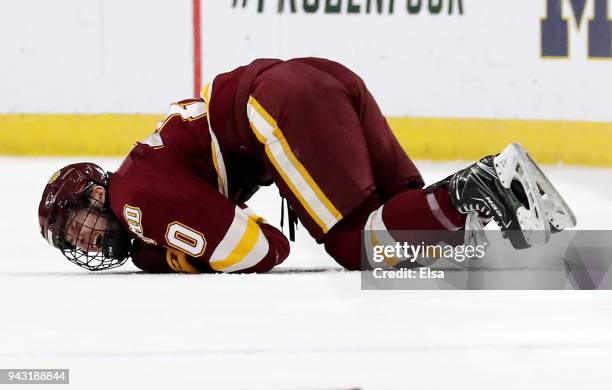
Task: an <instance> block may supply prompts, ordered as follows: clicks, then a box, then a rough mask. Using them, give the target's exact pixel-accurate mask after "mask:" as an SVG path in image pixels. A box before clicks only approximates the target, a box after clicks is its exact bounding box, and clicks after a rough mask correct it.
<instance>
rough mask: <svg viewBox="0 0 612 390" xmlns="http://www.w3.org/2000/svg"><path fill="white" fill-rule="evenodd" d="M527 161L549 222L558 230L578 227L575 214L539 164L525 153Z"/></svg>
mask: <svg viewBox="0 0 612 390" xmlns="http://www.w3.org/2000/svg"><path fill="white" fill-rule="evenodd" d="M525 154H526V156H527V159H528V160H529V162H530V164H531V170H532V172H533V173H534V176H535V181H536V183H537V184H538V186H539V187H540V190H541V191H540V192H541V199H542V203H543V205H544V214H545V217H546V219H547V220H548V222H550V224H551V225H552V226H553V227H554V228H555V229H556V230H563V229H565V228H570V227H574V226H576V216H575V215H574V212H573V211H572V209H571V208H570V207H569V205H568V204H567V203H566V202H565V200H564V199H563V197H562V196H561V194H559V191H557V190H556V189H555V187H554V186H553V184H552V183H551V181H550V180H548V178H547V177H546V175H545V174H544V172H542V170H541V169H540V167H539V166H538V164H536V162H535V161H534V160H533V158H531V156H530V155H529V153H527V152H525Z"/></svg>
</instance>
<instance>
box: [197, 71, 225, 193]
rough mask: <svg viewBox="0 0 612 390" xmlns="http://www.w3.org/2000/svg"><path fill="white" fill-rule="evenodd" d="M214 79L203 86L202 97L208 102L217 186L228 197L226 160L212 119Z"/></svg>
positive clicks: (211, 145)
mask: <svg viewBox="0 0 612 390" xmlns="http://www.w3.org/2000/svg"><path fill="white" fill-rule="evenodd" d="M214 81H215V80H214V78H213V80H212V81H211V82H210V83H208V84H206V85H205V86H204V88H202V92H201V95H202V99H204V102H205V104H206V111H207V112H208V117H207V120H208V131H209V132H210V143H211V144H210V148H211V150H212V158H213V165H214V166H215V171H217V186H218V190H219V192H220V193H221V194H223V195H224V196H225V197H226V198H227V196H228V194H229V192H228V189H227V172H226V170H225V162H224V161H223V155H222V154H221V148H220V147H219V141H218V140H217V136H216V135H215V132H214V131H213V128H212V125H211V119H210V100H211V99H212V91H213V82H214Z"/></svg>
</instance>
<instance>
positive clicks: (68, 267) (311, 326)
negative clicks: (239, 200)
mask: <svg viewBox="0 0 612 390" xmlns="http://www.w3.org/2000/svg"><path fill="white" fill-rule="evenodd" d="M80 160H81V159H50V158H32V159H28V158H0V194H1V195H0V199H1V202H0V243H1V246H0V248H1V255H0V308H1V317H0V318H1V320H0V368H69V369H70V370H71V372H70V387H71V388H78V389H81V388H83V389H108V388H143V389H166V388H177V389H187V388H198V389H221V388H236V389H348V388H362V389H406V388H419V389H423V388H452V389H464V388H465V389H473V388H495V389H517V388H538V389H559V388H564V389H570V388H579V389H603V388H608V386H609V384H610V383H612V372H611V371H610V370H609V366H610V361H611V360H610V359H611V358H612V293H610V292H607V291H595V292H584V291H583V292H573V291H549V292H540V291H515V292H512V291H362V290H360V278H359V273H357V272H346V271H343V270H341V269H340V268H339V267H337V266H336V264H335V263H334V262H333V260H332V259H331V258H329V257H328V256H327V255H326V254H325V252H324V250H323V248H322V247H319V246H317V245H316V244H315V243H314V242H313V240H312V239H310V237H308V236H306V234H305V231H304V230H303V229H300V230H298V232H297V233H298V234H297V236H298V238H297V242H296V243H293V244H292V254H291V255H290V257H289V259H288V260H287V261H286V262H285V263H284V264H283V265H282V266H280V267H278V269H277V270H276V272H274V273H272V274H267V275H195V276H193V275H145V274H141V273H139V272H137V269H136V268H135V267H133V266H131V265H126V266H124V267H122V268H120V269H117V270H113V271H110V272H103V273H88V272H87V271H85V270H82V269H79V268H77V267H76V266H74V265H73V264H70V263H69V262H68V261H66V260H64V259H63V258H62V257H61V255H60V254H59V253H58V252H57V251H56V250H55V249H53V248H51V247H50V246H49V245H48V244H47V243H46V242H45V241H44V240H43V239H42V238H41V236H40V234H39V233H38V225H37V219H36V208H37V206H38V202H39V196H40V193H41V190H42V187H43V185H44V184H45V183H46V181H47V180H48V178H49V176H51V174H52V173H53V171H54V170H55V169H57V168H59V167H60V166H62V165H65V164H67V163H70V162H75V161H80ZM90 160H91V161H93V162H97V163H99V164H100V165H102V166H104V167H108V168H110V169H114V168H116V167H117V166H118V164H119V162H120V160H118V159H99V158H92V159H90ZM417 165H418V166H419V168H420V169H421V170H422V172H423V174H424V176H425V179H426V181H427V182H432V181H434V180H438V179H441V178H443V177H444V176H445V175H447V174H448V173H450V172H453V171H456V170H457V169H460V168H463V167H465V166H466V165H467V163H460V162H457V163H431V162H420V163H418V164H417ZM544 169H545V171H546V172H547V173H548V175H549V177H550V179H551V180H552V181H553V183H555V185H556V186H557V189H558V190H559V191H560V192H561V193H562V194H563V195H564V196H565V198H566V200H567V201H568V203H569V204H570V205H571V206H572V207H573V209H574V211H575V213H576V216H577V218H578V227H579V228H580V229H609V228H610V227H611V223H610V221H611V220H612V185H611V184H612V169H603V168H579V167H563V166H549V167H544ZM159 185H162V184H159ZM249 205H250V206H251V208H253V210H254V211H255V212H257V213H258V214H260V215H262V216H264V217H265V218H267V219H268V220H269V221H271V222H272V223H275V224H277V225H278V219H279V214H280V202H279V201H278V196H277V192H276V190H275V189H274V188H273V187H271V188H266V189H263V190H262V191H260V193H258V194H257V195H256V196H255V197H254V199H253V200H252V201H251V202H250V204H249Z"/></svg>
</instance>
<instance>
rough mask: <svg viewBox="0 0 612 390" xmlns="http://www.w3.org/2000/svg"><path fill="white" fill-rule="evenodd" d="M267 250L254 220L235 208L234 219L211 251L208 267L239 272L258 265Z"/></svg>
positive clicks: (263, 236) (265, 240)
mask: <svg viewBox="0 0 612 390" xmlns="http://www.w3.org/2000/svg"><path fill="white" fill-rule="evenodd" d="M268 249H269V244H268V240H267V239H266V236H265V235H264V234H263V232H262V231H261V229H260V228H259V225H258V224H257V222H256V220H255V218H251V217H250V216H249V215H248V214H247V213H245V212H244V211H243V210H242V209H240V208H239V207H237V206H236V208H235V210H234V219H233V221H232V223H231V225H230V227H229V229H228V230H227V232H226V233H225V236H224V237H223V239H222V240H221V242H220V243H219V245H217V247H216V248H215V250H214V251H213V254H212V255H211V257H210V265H211V267H212V268H213V269H214V270H216V271H223V272H235V271H241V270H244V269H246V268H249V267H252V266H254V265H256V264H257V263H259V262H260V261H261V260H262V259H263V258H264V257H265V256H266V255H267V254H268Z"/></svg>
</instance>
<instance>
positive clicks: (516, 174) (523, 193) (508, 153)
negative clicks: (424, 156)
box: [434, 143, 576, 249]
mask: <svg viewBox="0 0 612 390" xmlns="http://www.w3.org/2000/svg"><path fill="white" fill-rule="evenodd" d="M439 184H446V185H447V186H448V188H449V191H450V195H451V200H452V202H453V205H454V206H455V208H456V209H457V210H458V211H459V212H461V213H464V214H468V215H469V216H470V217H471V218H468V221H472V222H469V224H470V226H468V224H467V223H466V230H468V229H475V226H477V224H474V223H473V221H474V220H475V219H476V218H474V214H475V213H477V214H478V216H479V217H482V218H491V217H492V218H493V219H494V220H495V222H496V223H497V225H498V226H499V227H500V229H501V230H502V231H503V232H504V235H505V236H506V237H507V238H508V239H509V240H510V243H511V244H512V246H513V247H514V248H516V249H523V248H528V247H530V246H531V245H534V244H544V243H546V242H548V240H549V239H550V234H551V231H552V232H555V231H560V230H563V229H565V228H567V227H572V226H575V225H576V218H575V217H574V214H573V213H572V211H571V209H570V208H569V207H568V205H567V204H566V203H565V201H564V200H563V198H562V197H561V195H559V193H558V192H557V191H556V190H555V188H554V187H553V185H552V184H551V183H550V181H549V180H548V179H547V178H546V176H545V175H544V174H543V173H542V171H541V170H540V168H539V167H538V166H537V165H536V164H535V162H534V161H533V159H531V157H530V156H529V155H528V154H527V153H526V152H525V150H524V149H523V148H522V147H521V145H519V144H516V143H514V144H511V145H509V146H508V147H506V149H504V150H503V151H502V152H501V153H500V154H499V155H497V156H487V157H484V158H482V159H481V160H480V161H478V162H477V163H475V164H473V165H471V166H469V167H468V168H466V169H464V170H461V171H459V172H457V173H455V174H454V175H451V176H449V177H448V178H446V179H445V180H443V181H442V182H441V183H438V185H439ZM434 186H436V185H434ZM476 228H477V227H476Z"/></svg>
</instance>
